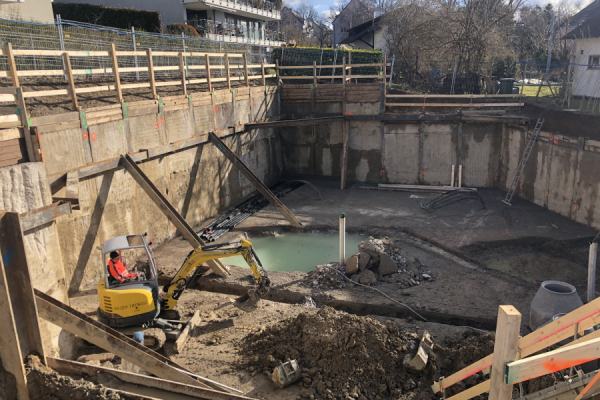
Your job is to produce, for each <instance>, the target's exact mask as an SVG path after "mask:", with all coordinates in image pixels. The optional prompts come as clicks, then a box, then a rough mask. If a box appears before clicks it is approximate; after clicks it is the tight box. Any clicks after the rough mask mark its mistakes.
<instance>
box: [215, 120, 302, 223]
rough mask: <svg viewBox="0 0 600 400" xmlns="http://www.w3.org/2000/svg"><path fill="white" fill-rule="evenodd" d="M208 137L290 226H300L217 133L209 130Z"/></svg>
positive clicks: (294, 217) (293, 216)
mask: <svg viewBox="0 0 600 400" xmlns="http://www.w3.org/2000/svg"><path fill="white" fill-rule="evenodd" d="M209 138H210V140H211V142H212V143H213V144H214V145H215V146H216V147H217V149H219V151H220V152H221V153H223V155H225V157H227V159H228V160H229V161H231V163H232V164H233V165H234V166H236V167H237V168H238V169H239V171H240V172H241V173H242V175H244V176H245V177H246V179H248V180H249V181H250V183H252V185H253V186H254V188H255V189H256V190H258V191H259V192H260V193H261V194H262V195H263V196H265V197H266V198H267V200H269V202H270V203H271V204H272V205H273V206H274V207H275V208H277V210H278V211H279V212H280V213H281V214H282V215H283V216H284V218H285V219H286V220H287V221H288V222H289V223H290V224H291V225H292V226H294V227H296V228H301V227H302V223H300V221H299V220H298V219H297V218H296V216H295V215H294V214H293V213H292V212H291V211H290V210H288V208H287V207H286V206H285V205H284V204H283V203H282V202H281V200H279V199H278V198H277V197H276V196H275V195H274V194H273V192H271V190H270V189H269V188H268V187H267V186H266V185H265V184H264V183H262V182H261V180H260V179H258V177H257V176H256V175H254V174H253V173H252V171H250V169H249V168H248V167H246V165H245V164H244V163H243V162H242V161H241V160H240V159H239V158H238V157H237V156H236V155H235V154H234V153H233V152H232V151H231V150H230V149H229V148H228V147H227V146H226V145H225V143H223V141H221V139H219V138H218V137H217V135H215V134H214V133H212V132H211V133H210V134H209Z"/></svg>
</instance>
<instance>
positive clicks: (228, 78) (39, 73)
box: [0, 43, 276, 110]
mask: <svg viewBox="0 0 600 400" xmlns="http://www.w3.org/2000/svg"><path fill="white" fill-rule="evenodd" d="M3 55H5V56H6V57H7V58H8V66H9V70H8V71H0V78H2V77H6V78H10V79H11V80H12V84H13V86H15V87H20V82H19V78H20V77H48V76H66V77H67V80H68V85H69V88H68V89H58V90H41V91H40V90H34V91H27V92H24V93H23V96H24V98H26V99H27V98H39V97H45V96H60V95H70V96H71V99H72V101H73V105H74V106H75V109H76V110H78V109H79V104H78V102H77V94H81V93H94V92H101V91H109V90H114V91H116V92H117V97H118V100H119V102H120V103H122V102H123V91H124V90H128V89H137V88H150V90H151V91H152V95H153V98H154V99H158V95H157V94H156V88H158V87H162V86H181V87H182V94H183V95H187V85H193V84H201V83H206V84H208V91H209V92H212V84H213V83H216V82H227V86H228V88H229V89H231V82H232V81H244V83H245V85H246V86H247V87H248V86H249V85H250V83H249V82H250V80H253V79H261V80H262V85H263V86H265V80H266V79H267V78H274V77H276V75H275V74H266V73H265V68H274V67H275V64H265V63H264V62H261V63H260V64H248V60H247V55H246V53H241V54H239V53H232V54H228V53H197V52H170V51H152V49H148V50H146V51H116V49H115V45H114V43H113V44H111V50H110V51H61V50H13V48H12V45H11V43H8V46H7V48H5V49H4V50H3ZM15 56H48V57H59V58H61V59H62V61H63V65H64V69H56V70H21V71H19V70H17V66H16V63H15ZM72 57H110V58H111V60H112V67H109V68H95V69H72V68H71V58H72ZM119 57H142V58H144V57H145V60H146V61H147V63H148V65H147V66H138V67H125V68H123V67H119V65H118V59H119ZM154 57H172V58H176V59H178V65H167V66H154V64H153V58H154ZM211 58H213V59H214V58H218V59H220V61H221V60H222V61H223V62H224V66H223V65H220V64H219V65H216V64H211V61H210V60H211ZM194 59H196V61H198V60H201V61H203V62H204V65H193V62H191V61H194ZM215 69H222V70H224V72H225V76H224V77H213V76H211V71H212V70H215ZM256 69H260V73H259V74H255V75H251V74H250V71H251V70H256ZM158 71H171V72H173V73H175V74H178V75H179V76H180V79H177V80H170V81H157V80H156V77H155V72H158ZM190 71H206V77H204V78H195V79H191V78H189V77H188V76H187V75H188V72H190ZM233 71H237V72H241V75H240V76H233V75H232V72H233ZM131 72H138V73H139V72H148V73H149V81H148V82H139V83H122V82H121V78H120V74H121V73H131ZM93 74H112V75H113V77H114V80H115V83H114V84H113V85H101V86H88V87H79V88H78V87H76V85H75V83H76V82H75V79H74V78H75V77H76V76H80V75H93ZM5 101H13V99H12V98H11V97H10V95H0V102H5Z"/></svg>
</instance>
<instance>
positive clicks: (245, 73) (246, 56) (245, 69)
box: [242, 53, 250, 87]
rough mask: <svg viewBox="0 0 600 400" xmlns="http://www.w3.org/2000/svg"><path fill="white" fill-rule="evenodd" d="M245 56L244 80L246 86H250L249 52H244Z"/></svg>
mask: <svg viewBox="0 0 600 400" xmlns="http://www.w3.org/2000/svg"><path fill="white" fill-rule="evenodd" d="M242 56H243V58H244V81H245V82H246V87H250V80H249V79H248V54H246V53H243V54H242Z"/></svg>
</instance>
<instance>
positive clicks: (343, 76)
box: [342, 57, 346, 85]
mask: <svg viewBox="0 0 600 400" xmlns="http://www.w3.org/2000/svg"><path fill="white" fill-rule="evenodd" d="M345 84H346V57H344V58H342V85H345Z"/></svg>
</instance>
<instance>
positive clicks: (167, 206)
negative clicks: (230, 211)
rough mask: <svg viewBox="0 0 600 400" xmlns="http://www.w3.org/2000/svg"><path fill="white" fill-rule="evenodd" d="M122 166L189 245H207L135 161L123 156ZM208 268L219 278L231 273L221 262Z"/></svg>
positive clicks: (215, 262)
mask: <svg viewBox="0 0 600 400" xmlns="http://www.w3.org/2000/svg"><path fill="white" fill-rule="evenodd" d="M121 165H122V166H123V167H125V169H126V170H127V172H129V174H130V175H131V176H132V177H133V179H134V180H135V181H136V182H137V184H138V185H140V187H141V188H142V189H144V192H146V194H147V195H148V197H150V199H151V200H152V201H153V202H154V204H156V205H157V206H158V208H160V210H161V211H162V212H163V214H165V215H166V216H167V218H168V219H169V221H171V223H172V224H173V225H175V227H176V228H177V229H179V232H181V234H182V235H183V238H184V239H185V240H187V242H188V243H189V244H191V245H192V247H193V248H197V247H199V246H204V245H205V244H206V243H205V242H204V241H203V240H202V239H200V236H198V234H197V233H196V232H195V231H194V230H193V229H192V227H191V226H190V225H189V224H188V223H187V221H186V220H185V218H183V217H182V216H181V214H179V213H178V212H177V210H175V208H174V207H173V206H172V205H171V203H169V200H167V199H166V197H165V196H163V194H162V193H161V192H160V190H158V188H157V187H156V186H154V184H153V183H152V181H151V180H150V179H149V178H148V177H147V176H146V174H144V172H143V171H142V170H141V169H140V167H138V165H137V164H136V163H135V161H133V159H132V158H131V157H130V156H129V155H128V154H127V155H124V156H121ZM207 264H208V266H209V267H210V268H211V269H212V270H213V272H214V273H216V274H217V275H219V276H227V275H229V272H227V270H226V269H225V266H224V265H223V264H222V263H221V261H219V260H210V261H207Z"/></svg>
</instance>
